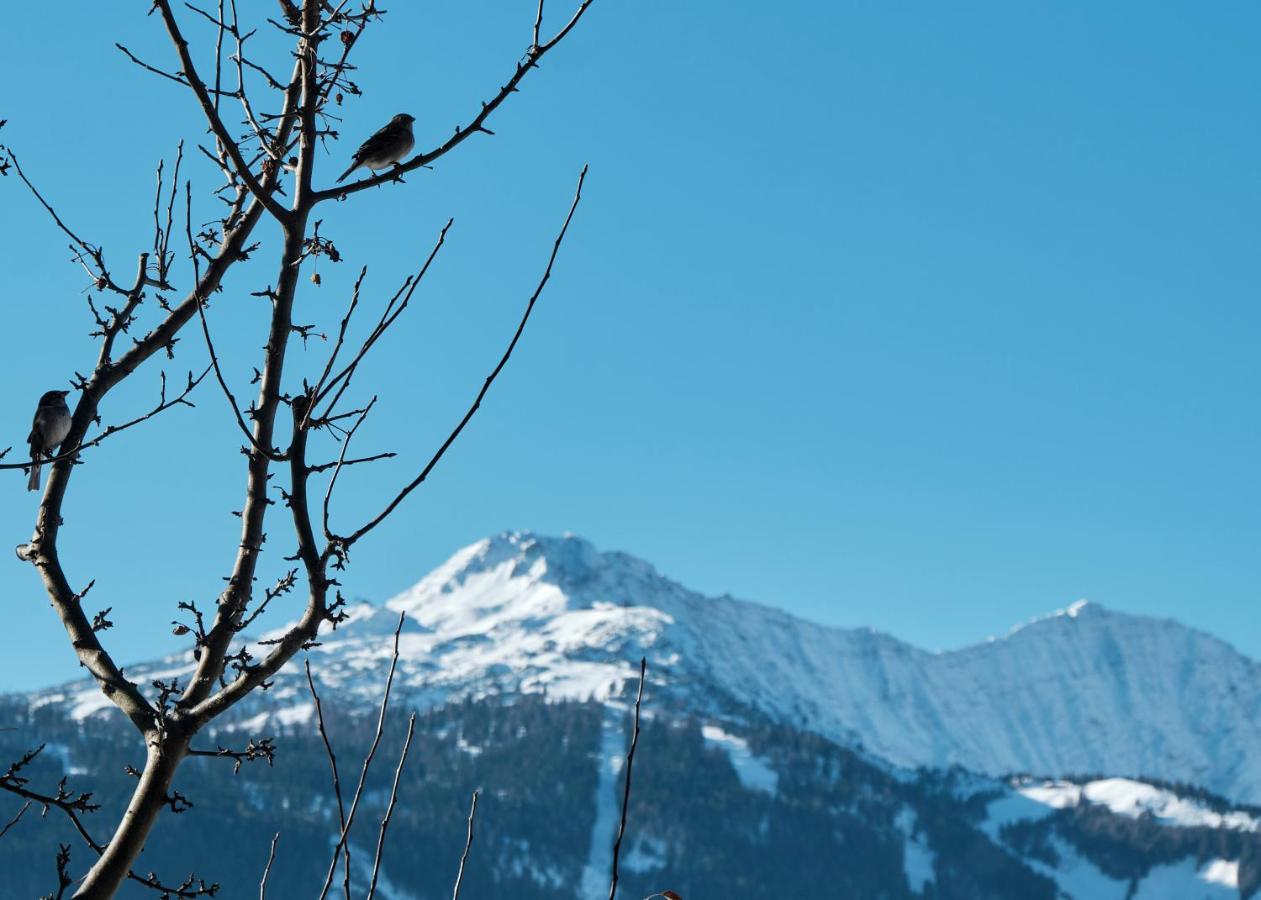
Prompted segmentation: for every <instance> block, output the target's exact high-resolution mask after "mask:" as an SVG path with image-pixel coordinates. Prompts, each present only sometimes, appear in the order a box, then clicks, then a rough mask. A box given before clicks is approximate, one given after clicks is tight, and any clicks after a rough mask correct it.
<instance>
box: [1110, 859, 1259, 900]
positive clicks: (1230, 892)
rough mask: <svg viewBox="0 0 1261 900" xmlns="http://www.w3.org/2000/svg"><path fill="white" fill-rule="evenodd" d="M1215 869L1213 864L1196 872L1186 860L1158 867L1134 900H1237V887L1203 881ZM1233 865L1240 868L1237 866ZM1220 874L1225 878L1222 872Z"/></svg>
mask: <svg viewBox="0 0 1261 900" xmlns="http://www.w3.org/2000/svg"><path fill="white" fill-rule="evenodd" d="M1216 862H1224V861H1223V860H1217V861H1216ZM1213 865H1214V863H1210V864H1209V866H1208V867H1207V868H1206V869H1205V870H1204V871H1201V870H1200V869H1197V868H1196V865H1195V860H1193V859H1187V860H1183V861H1182V862H1178V863H1174V864H1173V865H1169V866H1156V867H1155V868H1153V869H1152V870H1151V872H1149V873H1148V875H1147V877H1146V878H1144V879H1143V880H1142V881H1140V882H1139V884H1138V890H1137V891H1136V892H1135V893H1134V900H1227V898H1229V900H1238V897H1239V889H1238V887H1236V886H1235V885H1234V884H1229V885H1228V884H1225V883H1223V882H1221V881H1210V880H1209V879H1207V878H1205V877H1204V876H1205V874H1206V873H1207V871H1208V868H1212V866H1213ZM1226 865H1230V864H1229V863H1226ZM1234 865H1235V866H1236V868H1237V867H1238V864H1237V863H1236V864H1234ZM1218 873H1220V874H1223V875H1224V874H1225V873H1222V872H1221V871H1220V869H1219V870H1218ZM1218 873H1215V874H1218Z"/></svg>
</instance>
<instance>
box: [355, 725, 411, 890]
mask: <svg viewBox="0 0 1261 900" xmlns="http://www.w3.org/2000/svg"><path fill="white" fill-rule="evenodd" d="M415 732H416V713H414V712H413V713H412V714H411V716H410V717H409V718H408V720H407V737H406V738H404V739H403V750H402V752H401V753H400V754H399V757H398V766H397V768H395V769H394V784H393V785H392V786H391V788H390V803H389V805H388V806H387V807H386V808H385V815H384V816H382V817H381V830H380V832H378V834H377V855H376V859H374V860H373V862H372V882H371V883H370V884H369V885H368V897H367V900H372V898H373V897H375V896H376V894H377V876H378V875H380V874H381V860H382V858H383V855H384V853H385V832H386V831H387V830H388V829H389V827H390V818H391V817H392V816H393V815H394V804H395V803H397V802H398V783H399V780H400V779H401V778H402V777H403V764H404V763H406V762H407V753H408V751H409V750H411V747H412V735H413V734H415Z"/></svg>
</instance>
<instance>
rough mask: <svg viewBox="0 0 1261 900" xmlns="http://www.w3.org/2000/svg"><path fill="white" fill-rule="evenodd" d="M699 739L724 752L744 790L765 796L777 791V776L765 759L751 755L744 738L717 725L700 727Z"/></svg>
mask: <svg viewBox="0 0 1261 900" xmlns="http://www.w3.org/2000/svg"><path fill="white" fill-rule="evenodd" d="M701 737H703V738H704V739H705V740H706V741H707V742H708V743H710V744H716V745H717V746H719V747H721V748H722V749H723V750H725V751H726V753H727V758H728V759H730V760H731V765H732V766H733V767H734V768H735V770H736V777H737V778H739V779H740V783H741V784H742V785H744V786H745V787H746V788H749V789H750V790H754V791H763V792H765V793H767V794H775V793H776V791H778V789H779V775H778V774H777V773H776V772H775V770H774V769H772V768H771V767H770V764H769V763H768V762H767V761H766V760H765V759H763V758H762V757H760V756H754V755H753V752H752V751H751V750H750V749H749V742H748V741H746V740H745V739H744V738H742V737H738V736H736V735H734V734H730V733H728V732H726V731H723V730H722V729H721V728H720V727H718V726H717V725H702V726H701Z"/></svg>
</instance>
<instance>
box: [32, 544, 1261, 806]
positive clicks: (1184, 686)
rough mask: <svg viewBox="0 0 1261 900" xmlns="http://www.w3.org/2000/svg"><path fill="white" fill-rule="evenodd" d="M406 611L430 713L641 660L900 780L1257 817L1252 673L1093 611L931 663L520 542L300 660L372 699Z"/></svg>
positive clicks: (356, 616)
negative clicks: (916, 773)
mask: <svg viewBox="0 0 1261 900" xmlns="http://www.w3.org/2000/svg"><path fill="white" fill-rule="evenodd" d="M399 613H403V614H405V619H404V624H403V634H402V640H401V654H402V656H401V660H400V664H399V681H398V686H399V689H400V690H401V692H402V694H401V695H402V696H403V697H405V700H404V701H403V702H405V703H407V704H411V705H416V706H418V707H420V708H423V709H431V708H435V707H437V706H440V705H442V704H444V703H446V702H449V701H450V700H453V699H465V698H472V699H481V698H488V697H507V698H512V697H517V696H520V695H543V696H545V697H547V698H549V699H552V700H579V701H586V700H595V701H605V700H607V699H608V698H610V697H614V696H618V695H619V694H621V693H622V691H623V689H624V687H625V685H626V683H627V682H628V681H629V680H633V678H634V677H635V673H636V670H637V666H636V663H637V661H638V659H639V657H640V656H641V655H644V656H646V657H647V658H648V663H649V671H650V677H651V680H652V682H653V685H654V688H655V697H656V700H655V702H656V703H657V705H658V708H659V709H661V710H662V711H671V712H675V713H683V714H690V715H704V716H708V717H711V718H714V719H715V720H721V721H727V722H736V723H745V724H755V723H767V724H779V725H785V726H789V727H792V728H795V729H798V730H802V731H808V732H813V733H816V734H818V735H820V736H822V737H825V738H827V739H829V740H831V741H834V742H836V743H838V744H842V745H849V746H861V747H862V748H863V749H864V750H865V752H866V753H868V754H870V755H872V756H874V757H877V758H880V759H882V760H885V761H887V762H889V763H892V764H894V765H897V766H903V767H917V766H926V767H934V768H944V767H948V766H952V765H958V766H962V767H965V768H968V769H970V770H973V771H976V772H979V773H986V774H990V775H1004V774H1007V773H1011V772H1033V773H1037V774H1039V775H1047V776H1057V775H1062V774H1071V773H1081V772H1103V773H1107V774H1109V775H1116V776H1130V777H1148V778H1157V779H1164V780H1167V781H1176V782H1184V783H1190V784H1196V785H1201V786H1203V787H1206V788H1209V789H1211V790H1213V791H1215V792H1217V793H1219V794H1222V795H1225V796H1228V797H1231V798H1233V799H1236V800H1239V801H1246V802H1261V755H1258V754H1256V753H1255V752H1253V748H1255V747H1258V746H1261V666H1258V664H1257V663H1255V662H1253V661H1251V660H1249V659H1247V658H1245V657H1243V656H1241V655H1240V654H1239V653H1237V652H1236V651H1235V650H1234V649H1232V648H1231V647H1230V646H1229V645H1227V644H1226V643H1224V642H1222V641H1220V640H1217V639H1215V638H1213V637H1211V636H1208V635H1206V634H1203V633H1200V632H1197V631H1194V630H1192V629H1189V628H1186V627H1184V626H1181V625H1179V624H1177V623H1176V622H1171V621H1165V620H1157V619H1149V618H1145V617H1138V616H1129V615H1122V614H1119V613H1113V612H1109V611H1108V610H1106V609H1103V608H1101V607H1099V606H1097V605H1095V604H1086V603H1076V604H1074V605H1073V606H1071V607H1069V608H1068V609H1067V610H1064V611H1062V612H1060V613H1057V614H1054V615H1051V616H1048V617H1047V618H1045V619H1042V620H1039V621H1036V622H1033V623H1031V624H1029V625H1026V626H1024V627H1021V628H1019V629H1017V630H1015V631H1013V632H1012V633H1011V634H1009V635H1008V636H1006V637H1005V638H1002V639H1000V640H995V641H991V642H989V643H985V644H980V645H977V646H974V647H970V648H967V649H964V650H959V651H954V652H949V653H928V652H925V651H922V650H919V649H916V648H914V647H911V646H909V645H907V644H904V643H902V642H900V641H898V640H896V639H894V638H892V637H889V636H887V635H884V634H879V633H876V632H873V631H869V630H852V629H838V628H829V627H824V626H821V625H817V624H813V623H810V622H806V621H803V620H801V619H797V618H794V617H792V616H790V615H787V614H786V613H783V612H781V611H778V610H775V609H771V608H768V607H764V606H759V605H756V604H752V603H746V602H742V601H738V600H734V599H732V598H730V597H705V596H702V595H700V594H697V593H694V592H692V591H689V590H687V589H686V588H684V587H682V586H680V585H678V584H676V583H675V582H673V581H670V580H669V579H667V578H665V577H663V576H661V575H660V574H658V573H657V572H656V571H655V570H654V569H653V568H652V566H650V565H649V564H648V563H646V562H643V561H642V560H638V559H635V558H634V557H631V556H627V555H626V554H622V553H607V552H606V553H601V552H599V551H597V550H596V549H595V548H594V547H593V546H592V545H591V544H590V543H588V542H586V541H584V540H582V539H580V538H576V537H563V538H551V537H542V536H538V535H533V534H528V533H515V532H514V533H507V534H502V535H499V536H497V537H494V538H490V539H487V540H484V541H480V542H478V543H476V544H473V545H472V546H469V547H466V548H464V549H462V550H460V551H459V552H457V553H456V554H455V555H454V556H452V557H451V558H450V559H449V560H448V561H447V562H446V563H444V564H443V565H442V566H440V567H439V568H438V569H436V570H435V571H433V572H432V573H430V574H429V575H427V576H426V577H425V578H423V579H422V580H421V581H420V582H419V583H417V584H416V585H415V586H414V587H413V588H411V589H410V590H408V591H405V592H404V593H402V594H400V595H398V596H396V597H394V598H392V599H390V600H389V601H388V602H387V603H386V604H385V607H384V608H381V607H375V606H372V605H370V604H361V605H359V606H356V607H354V608H352V609H351V610H350V618H349V620H348V621H347V622H345V623H344V624H342V625H341V626H340V627H339V628H338V629H337V630H336V631H335V632H333V631H330V632H329V633H327V634H326V635H325V636H324V638H323V644H322V645H321V646H320V647H318V648H316V649H315V650H313V651H312V653H311V662H312V667H313V668H314V669H315V671H316V672H317V673H319V676H320V677H321V679H322V680H323V681H324V683H325V684H327V685H328V687H329V689H330V690H334V691H336V692H338V693H339V694H340V695H342V696H343V697H346V698H350V697H361V698H363V699H364V700H365V701H367V700H369V699H370V698H373V697H375V696H376V695H377V693H378V692H379V689H380V684H381V682H382V680H383V677H384V670H385V667H386V666H387V665H388V662H389V647H390V640H389V635H391V634H392V633H393V631H394V628H395V626H396V624H397V622H398V614H399ZM264 637H266V636H264ZM189 665H190V660H189V659H188V658H185V657H172V658H169V659H166V660H163V661H161V662H159V663H156V664H153V665H150V666H141V667H134V666H132V667H129V668H128V671H129V672H132V673H134V674H135V676H136V677H137V679H138V681H139V682H140V683H141V684H146V683H148V682H149V681H151V680H152V679H153V677H159V675H160V677H163V678H169V677H171V676H173V675H177V674H179V673H180V672H181V671H184V670H186V669H188V668H189ZM35 702H36V703H41V702H55V703H57V704H59V705H63V706H64V708H66V709H68V710H70V711H71V713H72V714H73V715H75V716H79V717H82V716H85V715H88V714H91V713H92V712H93V711H95V710H97V709H100V708H102V707H103V706H104V704H105V701H104V699H103V698H101V697H100V695H99V693H98V692H97V691H96V690H95V688H93V687H90V686H86V685H84V686H78V685H76V686H72V687H68V688H63V689H58V690H55V691H50V692H45V693H43V694H42V695H40V696H39V697H38V698H37V699H36V700H35ZM247 712H248V713H249V715H250V716H252V717H253V718H254V722H255V723H256V722H257V721H259V717H260V716H266V715H269V714H270V715H273V716H277V717H278V720H279V721H282V722H286V723H296V722H301V721H305V720H306V718H307V717H309V715H310V712H311V706H310V702H309V698H308V697H307V696H306V693H305V688H304V686H303V685H302V683H301V682H300V680H299V677H298V676H297V674H296V673H289V674H288V675H287V676H285V677H282V678H281V679H280V680H279V682H278V684H277V686H276V688H274V689H273V690H272V691H271V692H270V694H269V695H268V696H266V697H262V698H260V699H259V701H258V702H256V703H255V704H253V705H252V706H251V707H250V708H249V710H247Z"/></svg>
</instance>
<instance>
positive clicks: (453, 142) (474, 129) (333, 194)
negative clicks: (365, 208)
mask: <svg viewBox="0 0 1261 900" xmlns="http://www.w3.org/2000/svg"><path fill="white" fill-rule="evenodd" d="M593 2H595V0H582V3H580V4H579V6H578V9H577V10H576V11H575V12H574V14H573V17H572V18H571V19H570V20H569V21H568V22H567V23H566V24H565V26H564V27H563V28H562V29H561V30H560V31H558V32H556V34H555V35H553V36H552V38H551V39H550V40H547V41H544V42H543V43H541V44H540V43H539V42H538V41H537V39H536V40H535V41H534V42H533V44H532V46H531V47H530V50H529V53H528V58H527V61H525V62H518V63H517V67H516V70H515V71H514V72H513V73H512V77H510V78H509V79H508V80H507V82H505V83H504V85H503V87H501V88H500V89H499V91H498V93H496V94H495V96H493V97H492V98H491V99H490V100H487V101H483V103H482V110H481V112H479V113H478V114H477V115H475V116H474V117H473V118H472V119H471V120H470V121H469V123H468V124H467V125H465V126H464V127H463V128H461V127H460V126H458V125H457V126H456V128H455V133H454V134H453V135H452V136H451V137H449V138H447V140H446V141H444V142H443V143H442V144H440V145H438V146H437V147H435V148H434V149H432V150H430V151H428V152H426V153H421V154H420V155H418V156H413V157H412V158H411V159H410V160H408V161H407V162H405V163H402V164H401V165H399V166H396V167H394V168H393V169H391V170H389V171H387V172H384V173H383V174H380V175H372V176H370V177H367V178H362V179H360V180H359V181H352V182H350V183H349V184H345V185H336V186H334V187H331V188H328V189H326V190H323V191H316V192H315V193H314V194H313V195H312V198H311V199H312V201H313V202H315V203H320V202H323V201H325V200H331V199H333V198H342V197H347V196H349V195H351V194H354V193H356V192H358V191H363V190H367V189H368V188H370V187H376V186H377V185H379V184H385V183H387V182H391V181H398V180H400V179H401V177H402V176H403V175H404V174H405V173H407V172H411V171H414V170H415V169H419V168H420V167H422V166H428V165H429V164H430V163H432V162H434V161H435V160H438V159H440V158H442V157H443V156H446V155H447V154H448V153H450V152H451V151H452V150H454V149H455V148H456V147H458V146H459V145H460V144H462V143H464V141H465V140H467V139H468V138H469V137H470V136H471V135H474V134H477V133H478V132H482V133H485V134H493V132H491V131H490V130H489V129H488V128H486V121H487V119H489V118H490V116H491V114H492V113H493V112H494V111H495V110H496V109H498V108H499V107H500V106H501V105H502V104H503V102H504V101H505V100H507V99H508V97H509V96H511V95H512V94H514V93H516V91H517V85H519V84H520V83H521V80H522V79H523V78H525V75H526V73H527V72H529V71H530V70H531V69H533V68H535V67H537V66H538V63H539V60H541V59H542V58H543V56H544V55H545V54H546V53H547V52H548V51H549V50H551V49H552V48H553V47H555V46H556V45H557V44H559V43H560V42H561V41H563V40H564V39H565V37H566V36H567V35H568V34H569V32H571V31H572V30H573V29H574V26H576V25H577V24H578V22H579V20H580V19H581V18H582V17H583V15H584V14H585V13H586V11H587V9H588V8H589V7H590V6H591V4H592V3H593Z"/></svg>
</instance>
